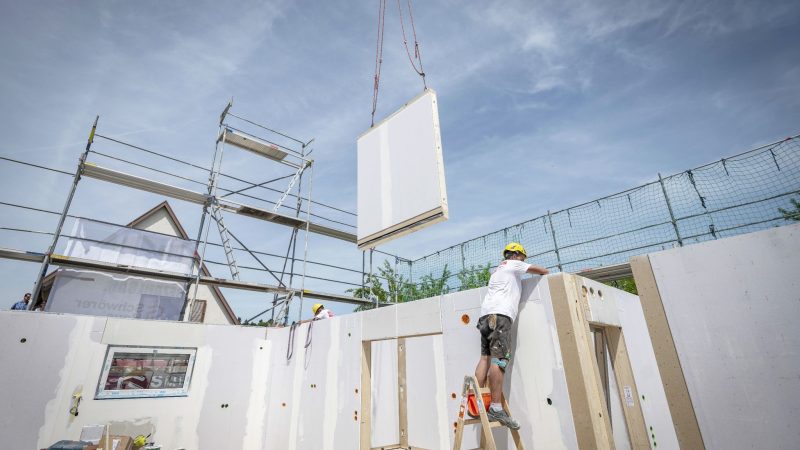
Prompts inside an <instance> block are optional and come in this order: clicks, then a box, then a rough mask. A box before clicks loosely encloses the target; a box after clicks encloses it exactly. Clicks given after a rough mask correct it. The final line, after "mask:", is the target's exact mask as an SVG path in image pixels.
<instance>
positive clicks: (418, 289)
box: [403, 265, 452, 301]
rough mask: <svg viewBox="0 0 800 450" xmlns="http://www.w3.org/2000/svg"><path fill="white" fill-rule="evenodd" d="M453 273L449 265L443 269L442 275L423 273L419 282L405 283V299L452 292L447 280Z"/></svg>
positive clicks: (417, 298) (416, 298) (409, 299)
mask: <svg viewBox="0 0 800 450" xmlns="http://www.w3.org/2000/svg"><path fill="white" fill-rule="evenodd" d="M450 275H452V273H451V272H450V269H448V268H447V265H445V266H444V268H443V269H442V274H441V275H440V276H438V277H437V276H434V275H433V274H427V275H423V276H422V278H420V281H419V283H417V284H415V283H409V282H405V283H404V289H403V294H404V295H403V296H404V298H405V300H404V301H411V300H419V299H421V298H430V297H437V296H439V295H443V294H447V293H448V292H450V287H449V286H448V285H447V280H448V279H449V278H450Z"/></svg>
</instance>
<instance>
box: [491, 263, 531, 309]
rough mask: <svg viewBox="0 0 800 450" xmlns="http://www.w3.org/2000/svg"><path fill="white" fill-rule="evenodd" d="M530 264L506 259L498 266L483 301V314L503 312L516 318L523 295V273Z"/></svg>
mask: <svg viewBox="0 0 800 450" xmlns="http://www.w3.org/2000/svg"><path fill="white" fill-rule="evenodd" d="M530 266H531V265H530V264H528V263H525V262H522V261H517V260H505V261H503V262H501V263H500V265H499V266H497V269H495V270H494V273H492V276H491V278H489V290H488V291H487V292H486V297H485V298H484V299H483V303H481V316H485V315H487V314H502V315H504V316H508V317H510V318H511V320H512V321H514V320H516V318H517V311H519V301H520V297H521V296H522V274H524V273H525V272H527V271H528V268H529V267H530Z"/></svg>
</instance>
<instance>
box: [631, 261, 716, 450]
mask: <svg viewBox="0 0 800 450" xmlns="http://www.w3.org/2000/svg"><path fill="white" fill-rule="evenodd" d="M631 268H632V269H633V277H634V280H635V282H636V288H637V290H638V291H639V300H640V301H641V303H642V309H643V310H644V318H645V320H646V321H647V330H648V331H649V332H650V340H651V341H652V343H653V351H654V352H655V355H656V363H657V364H658V371H659V373H660V374H661V381H662V383H663V384H664V392H665V393H666V395H667V404H669V412H670V414H671V415H672V423H673V424H674V425H675V433H676V434H677V436H678V444H679V445H680V447H681V448H691V449H701V450H702V449H705V443H704V442H703V435H702V433H701V432H700V425H699V424H698V423H697V416H696V415H695V412H694V405H693V404H692V398H691V396H690V395H689V388H688V387H687V386H686V378H684V376H683V368H682V367H681V362H680V359H679V358H678V350H677V348H675V341H674V339H673V337H672V331H671V330H670V327H669V322H668V320H667V314H666V311H665V310H664V303H663V302H662V300H661V294H660V293H659V291H658V285H657V283H656V277H655V274H654V273H653V268H652V266H651V264H650V258H649V257H648V256H646V255H645V256H635V257H633V258H631Z"/></svg>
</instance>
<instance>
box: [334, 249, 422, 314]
mask: <svg viewBox="0 0 800 450" xmlns="http://www.w3.org/2000/svg"><path fill="white" fill-rule="evenodd" d="M382 280H383V281H382ZM384 281H385V286H384ZM408 285H410V283H409V282H408V281H407V280H406V278H405V277H404V276H403V275H402V274H401V273H399V272H397V271H396V270H395V269H394V268H393V267H392V266H391V264H389V261H384V262H383V265H382V266H380V267H378V274H374V273H370V274H366V279H365V281H364V286H361V287H357V288H353V289H348V290H347V292H350V293H352V294H353V297H356V298H366V299H370V300H373V301H374V300H375V299H377V300H378V302H380V303H394V302H397V303H401V302H406V301H409V300H411V298H409V295H408V294H409V287H408ZM374 307H375V306H374V305H360V306H359V307H358V308H356V309H355V310H356V311H364V310H366V309H372V308H374Z"/></svg>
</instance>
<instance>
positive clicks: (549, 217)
mask: <svg viewBox="0 0 800 450" xmlns="http://www.w3.org/2000/svg"><path fill="white" fill-rule="evenodd" d="M547 221H548V222H549V223H550V235H551V236H552V237H553V249H554V250H555V252H556V262H557V264H556V267H558V271H559V272H563V271H564V268H563V267H561V254H559V252H558V241H557V240H556V229H555V228H553V215H552V214H550V210H549V209H548V210H547Z"/></svg>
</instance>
